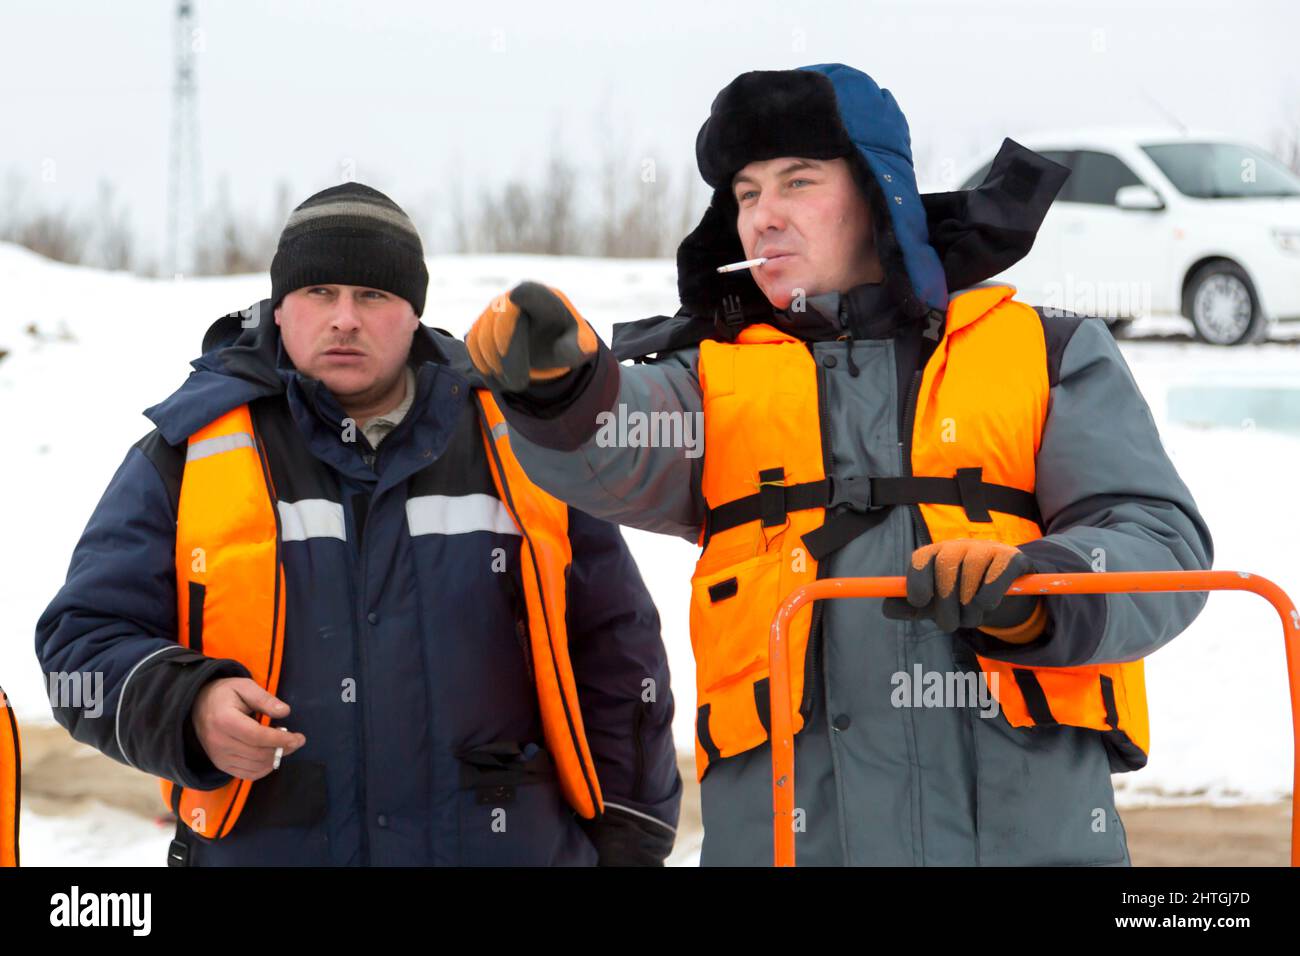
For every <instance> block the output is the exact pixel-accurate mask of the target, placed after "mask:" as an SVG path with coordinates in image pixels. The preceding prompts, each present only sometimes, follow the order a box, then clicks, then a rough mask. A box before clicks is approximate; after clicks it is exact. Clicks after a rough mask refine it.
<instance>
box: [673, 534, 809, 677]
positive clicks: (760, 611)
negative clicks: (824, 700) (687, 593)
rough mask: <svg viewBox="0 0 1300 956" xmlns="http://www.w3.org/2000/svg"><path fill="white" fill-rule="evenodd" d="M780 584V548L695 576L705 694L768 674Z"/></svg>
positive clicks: (696, 635) (694, 626)
mask: <svg viewBox="0 0 1300 956" xmlns="http://www.w3.org/2000/svg"><path fill="white" fill-rule="evenodd" d="M780 587H781V552H780V550H776V551H773V552H771V553H769V554H761V555H759V556H758V557H755V558H749V559H748V560H745V561H741V562H740V563H739V564H733V565H730V566H728V567H726V568H724V569H722V570H720V571H712V572H710V573H707V574H702V575H701V574H697V575H696V576H695V577H693V578H692V579H691V643H692V645H693V647H694V650H695V682H696V686H697V688H698V689H699V691H700V695H701V697H703V696H704V695H706V694H708V693H709V692H710V691H716V690H719V689H721V688H723V687H725V686H727V685H729V684H733V683H735V682H738V681H742V680H746V679H747V680H748V682H750V683H752V682H753V681H756V680H759V679H761V678H763V677H766V676H767V637H768V627H769V626H770V625H771V623H772V620H771V615H772V614H773V613H774V612H775V609H776V607H777V605H778V603H779V602H780V600H781V598H782V597H783V595H782V594H781V593H780ZM796 663H797V662H795V661H791V675H792V676H793V673H794V667H795V666H796Z"/></svg>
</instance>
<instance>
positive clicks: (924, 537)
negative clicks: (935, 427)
mask: <svg viewBox="0 0 1300 956" xmlns="http://www.w3.org/2000/svg"><path fill="white" fill-rule="evenodd" d="M920 393H921V370H920V369H917V370H916V371H915V372H913V373H912V386H911V388H909V389H908V393H907V405H906V407H905V410H904V412H903V437H902V440H900V441H899V443H898V457H899V462H898V464H899V474H901V475H903V476H904V477H906V478H910V477H912V426H913V425H914V421H913V420H914V418H915V417H916V402H917V397H918V396H919V395H920ZM907 507H908V510H909V511H910V512H911V515H912V524H913V525H914V526H915V528H916V537H917V540H918V541H919V542H920V545H919V546H920V547H924V546H925V545H927V544H930V543H931V541H930V531H929V529H928V528H926V526H925V521H924V520H923V519H922V517H921V506H920V505H918V504H910V505H908V506H907Z"/></svg>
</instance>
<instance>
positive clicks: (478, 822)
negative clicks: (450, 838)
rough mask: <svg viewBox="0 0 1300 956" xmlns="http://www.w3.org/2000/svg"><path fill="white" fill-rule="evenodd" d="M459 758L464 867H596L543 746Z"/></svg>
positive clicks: (485, 749)
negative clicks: (566, 865) (567, 865)
mask: <svg viewBox="0 0 1300 956" xmlns="http://www.w3.org/2000/svg"><path fill="white" fill-rule="evenodd" d="M457 756H458V757H459V759H460V761H461V763H460V785H461V786H460V791H459V793H458V795H457V799H458V826H459V842H460V860H459V862H460V865H461V866H555V865H564V864H569V865H574V864H577V865H594V864H595V862H596V851H595V848H594V847H593V846H592V844H591V841H590V840H588V839H587V837H586V836H585V835H584V834H583V833H582V830H581V829H580V828H579V826H578V824H577V821H576V819H575V817H574V814H573V811H572V810H571V809H570V808H569V806H568V804H567V803H565V801H564V797H563V795H562V794H561V793H560V786H559V781H558V779H557V778H556V775H555V769H554V766H553V765H552V763H551V759H550V755H549V754H548V753H547V752H546V751H545V750H544V749H543V748H542V747H540V746H539V745H537V744H536V743H525V744H523V745H522V746H521V745H519V744H518V743H515V742H513V741H496V742H493V743H489V744H484V745H481V746H479V747H475V748H473V749H469V750H464V751H462V752H461V753H459V754H457Z"/></svg>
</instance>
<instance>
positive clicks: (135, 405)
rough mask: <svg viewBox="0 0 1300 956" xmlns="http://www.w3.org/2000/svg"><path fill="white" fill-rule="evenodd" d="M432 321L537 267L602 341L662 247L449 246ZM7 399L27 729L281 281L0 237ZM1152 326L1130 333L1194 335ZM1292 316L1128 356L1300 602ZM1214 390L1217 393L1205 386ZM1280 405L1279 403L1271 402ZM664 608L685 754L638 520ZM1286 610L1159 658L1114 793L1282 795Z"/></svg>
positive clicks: (1243, 554)
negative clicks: (70, 596) (547, 250)
mask: <svg viewBox="0 0 1300 956" xmlns="http://www.w3.org/2000/svg"><path fill="white" fill-rule="evenodd" d="M429 271H430V288H429V299H428V305H427V307H426V311H425V315H424V321H425V322H426V323H427V324H429V325H434V326H438V327H441V328H444V329H447V330H448V331H451V332H453V333H455V334H457V335H463V334H464V332H465V331H466V330H467V329H468V328H469V325H470V324H471V323H472V322H473V320H474V318H475V317H477V315H478V314H479V313H480V312H481V311H482V309H483V308H484V307H485V306H486V305H487V304H488V302H489V301H490V299H491V298H492V297H493V296H494V295H495V294H497V293H499V292H501V291H503V290H505V289H508V288H509V287H510V286H511V285H513V284H514V283H515V282H517V281H519V280H521V279H524V278H535V279H540V280H544V281H546V282H547V283H548V284H550V285H554V286H558V287H559V288H562V289H563V290H564V291H565V292H566V293H567V294H568V295H569V296H570V298H571V299H572V300H573V301H574V303H575V304H576V305H577V306H578V308H579V309H580V310H582V312H583V314H584V315H585V316H586V317H587V318H588V319H589V320H590V321H591V322H592V324H593V325H594V326H595V327H596V328H597V330H598V331H599V332H600V333H601V334H602V336H605V337H606V339H608V334H609V331H610V327H611V326H612V324H613V323H614V322H618V321H627V320H631V319H636V318H641V317H644V316H647V315H654V314H658V313H668V314H670V313H671V312H672V311H674V310H675V308H676V288H675V278H674V268H673V264H672V263H671V262H667V261H658V260H653V261H636V260H592V259H574V258H554V259H553V258H547V257H534V256H445V257H438V258H434V259H431V260H430V261H429ZM0 290H3V295H2V296H0V350H8V353H9V354H8V355H7V356H6V357H4V358H3V359H0V403H2V404H0V407H4V408H8V409H9V414H10V419H11V429H12V430H11V432H10V436H9V438H8V440H7V442H6V447H5V451H4V458H3V460H4V465H5V466H4V467H3V468H0V501H4V502H5V506H4V519H3V524H2V525H0V527H3V529H4V546H3V547H0V625H2V626H0V635H3V636H2V637H0V684H2V685H3V686H4V688H5V690H6V691H8V693H9V695H10V697H11V699H12V701H13V703H14V706H15V708H16V710H17V713H18V717H19V720H20V721H21V722H22V723H23V724H28V723H30V724H36V723H42V722H43V723H48V722H50V720H51V718H50V712H49V706H48V702H47V698H46V691H45V686H44V683H43V677H42V674H41V672H40V668H39V667H38V665H37V662H36V658H35V653H34V650H33V628H34V625H35V622H36V619H37V618H38V617H39V615H40V613H41V611H42V610H44V608H45V605H46V604H47V603H48V602H49V600H50V598H51V597H52V596H53V595H54V593H55V591H56V590H57V589H58V587H59V586H60V585H61V584H62V581H63V577H64V575H65V573H66V571H67V564H68V559H69V557H70V555H71V552H72V548H73V546H74V544H75V543H76V541H77V538H78V536H79V535H80V533H81V530H82V528H83V526H84V524H85V522H86V519H87V518H88V517H89V515H90V512H91V510H92V508H93V507H94V505H95V503H96V501H97V500H98V498H99V495H100V494H101V492H102V491H103V489H104V487H105V486H106V485H107V483H108V481H109V479H110V477H111V476H112V474H113V472H114V471H115V469H116V468H117V466H118V465H119V464H120V462H121V460H122V458H123V456H124V455H125V454H126V450H127V448H128V447H129V446H130V445H131V444H132V443H133V442H134V441H136V440H137V439H138V438H140V437H141V436H142V435H144V434H145V433H146V432H147V431H149V429H150V427H151V426H150V425H149V423H148V421H147V420H146V419H145V418H144V417H143V416H142V415H141V414H140V412H141V410H142V409H144V408H146V407H148V406H149V405H151V404H153V403H155V402H157V401H159V400H161V399H162V398H164V397H165V396H166V395H168V394H169V393H170V392H171V391H172V390H173V389H174V388H176V387H177V386H178V385H179V384H180V383H181V382H182V381H183V379H184V378H185V376H186V374H187V373H188V365H187V363H188V361H189V360H190V359H191V358H193V357H195V355H196V354H197V353H198V349H199V342H200V339H201V338H202V335H203V333H204V331H205V330H206V329H207V327H208V325H209V324H210V323H211V322H212V321H213V320H214V319H216V318H217V317H218V316H220V315H222V314H224V313H226V312H230V311H232V310H235V309H239V308H243V307H245V306H247V305H249V304H250V303H252V302H254V301H256V300H257V299H259V298H262V297H264V296H265V295H267V294H269V291H270V282H269V280H268V279H267V278H266V277H265V276H242V277H233V278H219V279H188V280H183V281H169V280H145V279H139V278H135V277H132V276H128V275H124V274H109V273H104V272H99V271H95V270H91V269H85V268H80V267H72V266H65V265H60V264H56V263H51V262H48V261H46V260H43V259H41V258H39V257H37V256H35V255H33V254H31V253H28V252H26V251H25V250H22V249H18V248H16V247H13V246H8V245H4V244H0ZM1186 328H1187V327H1186V325H1185V324H1184V323H1181V322H1178V321H1176V320H1171V319H1149V320H1145V321H1144V322H1141V323H1139V324H1138V325H1137V326H1135V328H1134V329H1133V334H1134V335H1137V336H1152V335H1160V334H1163V333H1165V332H1173V333H1176V334H1181V333H1185V332H1186ZM1297 334H1300V329H1297V330H1294V331H1293V330H1288V329H1285V328H1284V329H1282V330H1281V331H1280V332H1279V335H1280V336H1284V337H1286V338H1289V339H1290V340H1291V341H1289V342H1288V341H1277V342H1273V343H1270V344H1268V345H1264V346H1260V347H1255V348H1240V349H1214V348H1209V347H1206V346H1201V345H1198V344H1194V343H1190V342H1174V343H1170V342H1161V341H1158V340H1154V339H1151V338H1144V339H1143V340H1142V341H1136V342H1126V343H1124V345H1123V349H1124V353H1125V356H1126V357H1127V359H1128V361H1129V363H1130V367H1131V368H1132V370H1133V373H1134V375H1135V376H1136V378H1137V380H1138V382H1139V384H1140V385H1141V387H1142V389H1143V392H1144V393H1145V395H1146V396H1147V399H1148V401H1149V403H1150V405H1151V408H1152V412H1153V414H1154V415H1155V418H1156V421H1157V423H1158V424H1159V426H1160V431H1161V435H1162V437H1163V439H1164V443H1165V446H1166V448H1167V449H1168V451H1169V453H1170V455H1171V456H1172V458H1173V460H1174V462H1175V463H1176V464H1177V466H1178V468H1179V470H1180V472H1181V473H1182V475H1183V477H1184V479H1185V480H1186V481H1187V483H1188V485H1189V486H1190V488H1191V489H1192V492H1193V494H1194V495H1195V497H1196V500H1197V502H1198V503H1199V504H1200V506H1201V509H1202V511H1203V512H1204V514H1205V517H1206V520H1207V521H1208V523H1209V526H1210V529H1211V531H1212V532H1213V534H1214V541H1215V552H1216V554H1215V567H1216V568H1219V569H1232V570H1245V571H1252V572H1255V573H1257V574H1262V575H1264V576H1266V577H1269V578H1271V579H1273V580H1274V581H1276V582H1277V583H1278V584H1280V585H1281V586H1282V587H1283V588H1284V589H1286V590H1287V591H1288V592H1289V593H1291V594H1292V595H1293V596H1296V597H1297V598H1300V562H1297V561H1296V560H1295V557H1294V551H1293V548H1294V547H1295V543H1296V542H1297V541H1300V504H1297V502H1296V499H1295V487H1296V481H1295V475H1296V474H1297V471H1300V416H1294V415H1290V414H1288V413H1287V411H1288V410H1290V409H1295V408H1296V407H1297V405H1296V402H1297V401H1298V400H1300V347H1298V346H1300V343H1298V342H1296V341H1295V336H1296V335H1297ZM1208 385H1213V387H1214V391H1213V400H1212V401H1210V400H1206V399H1205V398H1204V396H1205V395H1208V394H1209V392H1208V391H1207V388H1206V386H1208ZM1279 410H1281V412H1279ZM625 534H626V536H627V539H628V541H629V543H630V545H631V547H632V550H633V551H634V553H635V555H636V557H637V560H638V561H639V563H640V566H641V569H642V572H643V574H644V576H645V578H646V582H647V584H648V585H649V587H650V590H651V592H652V593H653V595H654V597H655V600H656V601H657V602H658V605H659V609H660V613H661V615H662V618H663V624H664V634H665V639H666V641H667V643H668V648H669V655H670V660H671V666H672V673H673V678H674V680H673V683H674V687H675V689H676V693H677V699H678V711H677V720H676V722H675V727H674V729H675V733H676V736H677V740H678V745H679V747H680V748H681V749H683V750H689V749H690V748H691V746H692V743H691V739H692V727H691V724H692V711H693V702H694V691H693V682H694V668H693V665H692V659H691V650H690V640H689V637H688V634H687V606H688V595H689V587H688V586H687V584H688V580H689V577H690V569H691V567H692V565H693V563H694V560H695V557H696V549H695V548H694V547H693V546H692V545H690V544H688V543H687V542H685V541H681V540H675V539H669V538H664V537H658V536H653V535H649V534H645V533H642V532H637V531H625ZM1279 638H1280V626H1279V622H1278V619H1277V615H1276V614H1275V612H1274V611H1273V610H1272V608H1271V607H1270V606H1269V605H1268V604H1267V603H1265V602H1264V601H1263V600H1261V599H1259V598H1256V597H1254V596H1251V595H1243V594H1215V595H1212V596H1211V598H1210V601H1209V604H1208V606H1207V607H1206V609H1205V611H1204V613H1203V614H1202V615H1201V616H1200V618H1199V619H1198V620H1197V621H1196V622H1195V623H1194V624H1193V625H1192V627H1191V628H1189V629H1188V631H1187V632H1186V633H1184V634H1183V635H1181V636H1180V637H1179V638H1178V639H1177V640H1175V641H1173V642H1172V643H1171V644H1169V645H1168V646H1167V647H1165V648H1164V649H1162V650H1160V651H1159V652H1157V653H1156V654H1154V655H1152V656H1151V657H1150V658H1148V659H1147V675H1148V694H1149V698H1150V709H1151V728H1152V751H1151V759H1150V763H1149V765H1148V766H1147V768H1146V769H1144V770H1143V771H1141V772H1139V773H1136V774H1125V775H1120V776H1117V777H1115V784H1116V788H1117V792H1118V797H1119V800H1120V803H1121V806H1134V805H1137V804H1140V803H1151V802H1161V801H1163V802H1175V801H1185V800H1189V799H1192V800H1197V801H1216V802H1234V801H1236V802H1257V801H1267V800H1275V799H1278V798H1279V797H1282V796H1284V795H1287V794H1289V793H1290V788H1291V773H1292V765H1291V735H1290V723H1289V709H1288V704H1287V695H1286V679H1285V669H1284V667H1285V665H1284V658H1283V651H1282V642H1281V640H1280V639H1279ZM168 839H169V837H168V836H167V835H166V833H165V831H160V830H159V828H158V827H157V825H156V824H154V823H152V822H150V821H146V820H141V819H140V818H139V817H135V816H132V815H129V814H125V813H120V812H118V811H110V810H108V809H104V810H103V811H102V812H97V813H88V814H85V815H82V816H75V817H66V818H64V817H40V816H37V815H36V814H34V813H25V814H24V821H23V850H24V854H23V855H24V862H25V863H28V864H36V863H41V862H56V861H63V862H71V861H72V860H73V859H74V858H75V859H76V860H77V861H78V862H84V863H136V862H152V863H157V862H160V861H161V859H162V855H163V850H164V849H165V846H166V843H167V840H168Z"/></svg>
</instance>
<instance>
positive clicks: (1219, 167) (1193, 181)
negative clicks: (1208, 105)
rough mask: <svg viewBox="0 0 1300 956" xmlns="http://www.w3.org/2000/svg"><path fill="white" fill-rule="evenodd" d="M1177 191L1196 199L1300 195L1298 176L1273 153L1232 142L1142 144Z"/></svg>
mask: <svg viewBox="0 0 1300 956" xmlns="http://www.w3.org/2000/svg"><path fill="white" fill-rule="evenodd" d="M1142 151H1143V152H1144V153H1146V154H1147V155H1148V156H1150V157H1151V160H1152V162H1154V163H1155V164H1156V165H1157V166H1159V167H1160V171H1161V172H1162V173H1164V174H1165V175H1166V176H1168V177H1169V181H1170V182H1172V183H1173V184H1174V188H1176V189H1177V190H1178V191H1179V192H1180V193H1182V194H1183V195H1185V196H1191V197H1193V198H1195V199H1249V198H1259V197H1263V196H1300V178H1298V177H1297V176H1296V175H1295V173H1293V172H1291V171H1290V170H1289V169H1287V168H1286V167H1285V166H1283V165H1282V164H1281V163H1279V162H1278V161H1277V160H1276V159H1274V158H1273V157H1272V156H1269V155H1268V154H1267V153H1264V152H1261V151H1259V150H1257V149H1252V148H1251V147H1249V146H1238V145H1236V144H1233V143H1162V144H1159V145H1151V146H1143V147H1142Z"/></svg>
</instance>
